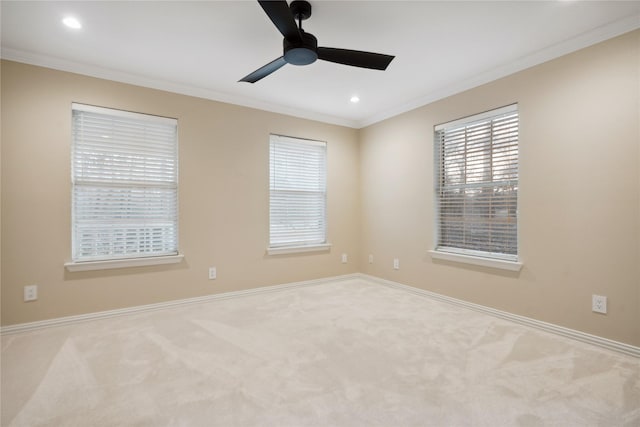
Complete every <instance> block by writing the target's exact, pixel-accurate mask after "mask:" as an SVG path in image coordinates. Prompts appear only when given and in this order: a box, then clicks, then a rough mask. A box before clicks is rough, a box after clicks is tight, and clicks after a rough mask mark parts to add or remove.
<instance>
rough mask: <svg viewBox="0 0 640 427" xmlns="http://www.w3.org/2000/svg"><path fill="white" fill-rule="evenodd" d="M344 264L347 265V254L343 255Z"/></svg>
mask: <svg viewBox="0 0 640 427" xmlns="http://www.w3.org/2000/svg"><path fill="white" fill-rule="evenodd" d="M342 263H343V264H346V263H347V254H342Z"/></svg>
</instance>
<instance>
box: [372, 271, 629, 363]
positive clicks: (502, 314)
mask: <svg viewBox="0 0 640 427" xmlns="http://www.w3.org/2000/svg"><path fill="white" fill-rule="evenodd" d="M360 277H361V278H362V279H364V280H369V281H371V282H374V283H379V284H381V285H384V286H389V287H392V288H396V289H402V290H404V291H407V292H411V293H413V294H416V295H420V296H423V297H427V298H432V299H435V300H438V301H442V302H446V303H449V304H455V305H458V306H461V307H465V308H468V309H470V310H474V311H478V312H481V313H485V314H489V315H491V316H495V317H499V318H501V319H505V320H509V321H512V322H515V323H519V324H521V325H525V326H531V327H533V328H536V329H541V330H543V331H546V332H551V333H554V334H556V335H561V336H563V337H567V338H571V339H574V340H578V341H582V342H585V343H588V344H592V345H596V346H599V347H603V348H606V349H608V350H613V351H617V352H619V353H624V354H627V355H630V356H634V357H638V358H640V347H636V346H634V345H630V344H625V343H622V342H619V341H614V340H610V339H607V338H602V337H599V336H597V335H591V334H587V333H586V332H581V331H576V330H575V329H569V328H565V327H564V326H559V325H554V324H553V323H547V322H543V321H541V320H536V319H532V318H530V317H524V316H520V315H518V314H513V313H509V312H506V311H502V310H496V309H495V308H491V307H486V306H484V305H480V304H474V303H471V302H467V301H463V300H459V299H456V298H452V297H448V296H445V295H441V294H437V293H435V292H430V291H425V290H423V289H419V288H415V287H413V286H407V285H403V284H401V283H397V282H393V281H391V280H386V279H381V278H379V277H375V276H369V275H367V274H360Z"/></svg>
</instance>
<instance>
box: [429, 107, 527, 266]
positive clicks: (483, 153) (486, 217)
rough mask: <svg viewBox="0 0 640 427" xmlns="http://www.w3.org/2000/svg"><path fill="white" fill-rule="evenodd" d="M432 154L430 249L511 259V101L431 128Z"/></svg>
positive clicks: (514, 124) (514, 170) (514, 205)
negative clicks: (434, 217)
mask: <svg viewBox="0 0 640 427" xmlns="http://www.w3.org/2000/svg"><path fill="white" fill-rule="evenodd" d="M434 157H435V162H436V169H435V170H436V177H435V182H436V194H437V202H438V224H437V225H438V241H437V248H436V250H440V251H448V252H458V253H463V254H470V255H479V256H485V257H492V258H502V259H507V260H516V259H517V254H518V226H517V225H518V215H517V214H518V110H517V105H511V106H507V107H503V108H500V109H498V110H493V111H489V112H486V113H483V114H480V115H476V116H472V117H468V118H465V119H462V120H456V121H455V122H450V123H446V124H443V125H439V126H436V128H435V156H434Z"/></svg>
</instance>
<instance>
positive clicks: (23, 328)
mask: <svg viewBox="0 0 640 427" xmlns="http://www.w3.org/2000/svg"><path fill="white" fill-rule="evenodd" d="M359 278H360V274H358V273H355V274H346V275H343V276H333V277H325V278H322V279H313V280H305V281H303V282H292V283H285V284H282V285H274V286H265V287H261V288H252V289H246V290H243V291H234V292H225V293H221V294H212V295H204V296H201V297H194V298H186V299H179V300H173V301H166V302H159V303H156V304H146V305H138V306H134V307H127V308H120V309H116V310H107V311H98V312H95V313H87V314H80V315H76V316H67V317H58V318H55V319H47V320H40V321H37V322H29V323H19V324H16V325H9V326H3V327H2V328H0V335H7V334H16V333H19V332H27V331H33V330H38V329H44V328H50V327H53V326H62V325H71V324H74V323H80V322H87V321H91V320H97V319H105V318H109V317H116V316H123V315H126V314H133V313H143V312H146V311H155V310H162V309H167V308H173V307H179V306H184V305H190V304H199V303H203V302H208V301H216V300H223V299H229V298H237V297H242V296H248V295H258V294H263V293H268V292H276V291H281V290H283V289H288V288H295V287H300V286H313V285H321V284H324V283H329V282H335V281H342V280H349V279H359Z"/></svg>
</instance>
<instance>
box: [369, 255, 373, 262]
mask: <svg viewBox="0 0 640 427" xmlns="http://www.w3.org/2000/svg"><path fill="white" fill-rule="evenodd" d="M369 264H373V255H371V254H369Z"/></svg>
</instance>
